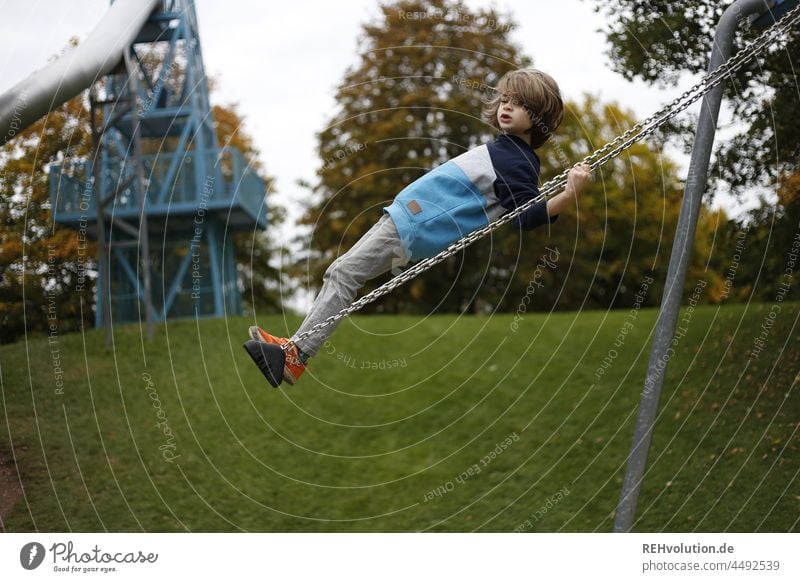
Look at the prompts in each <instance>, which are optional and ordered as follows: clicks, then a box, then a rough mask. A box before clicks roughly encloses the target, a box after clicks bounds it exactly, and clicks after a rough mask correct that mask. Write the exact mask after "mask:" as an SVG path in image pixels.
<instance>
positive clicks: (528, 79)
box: [483, 69, 564, 149]
mask: <svg viewBox="0 0 800 582" xmlns="http://www.w3.org/2000/svg"><path fill="white" fill-rule="evenodd" d="M494 90H495V91H496V94H495V96H494V97H493V98H492V99H490V100H489V101H487V102H486V103H485V104H484V108H483V118H484V121H486V122H487V123H488V124H489V125H491V126H492V127H494V128H495V129H496V130H498V131H500V125H499V123H498V122H497V110H498V108H499V107H500V102H501V101H502V100H503V98H504V97H506V98H516V99H518V100H519V101H520V103H521V104H522V106H523V107H525V109H527V111H528V115H529V116H530V118H531V123H532V126H531V129H530V136H531V147H532V148H533V149H536V148H538V147H540V146H541V145H542V144H544V143H545V142H546V141H547V138H549V137H550V134H551V133H553V132H554V131H555V130H556V129H557V128H558V126H559V125H561V121H562V120H563V119H564V101H563V100H562V98H561V91H560V90H559V88H558V84H557V83H556V82H555V80H553V78H552V77H551V76H550V75H548V74H547V73H543V72H542V71H538V70H536V69H518V70H516V71H509V72H508V73H506V74H505V75H503V77H502V78H501V79H500V81H499V82H498V83H497V87H495V88H494Z"/></svg>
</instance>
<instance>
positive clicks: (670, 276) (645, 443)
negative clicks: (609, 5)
mask: <svg viewBox="0 0 800 582" xmlns="http://www.w3.org/2000/svg"><path fill="white" fill-rule="evenodd" d="M767 9H768V6H767V4H766V3H765V1H764V0H736V2H734V3H733V4H731V5H730V6H729V7H728V8H727V9H726V10H725V12H724V13H723V14H722V16H721V17H720V19H719V23H718V24H717V30H716V33H715V35H714V45H713V47H712V49H711V60H710V62H709V66H708V70H709V72H712V71H714V70H715V69H716V68H717V67H719V66H720V65H721V64H722V63H724V62H725V61H727V60H728V58H730V56H731V52H732V48H733V36H734V33H735V32H736V29H737V27H738V25H739V21H740V20H742V19H743V18H746V17H747V16H749V15H751V14H756V13H761V12H764V11H765V10H767ZM723 89H724V83H720V84H719V85H717V86H716V87H715V88H714V89H712V90H711V91H710V92H709V93H708V94H707V95H706V96H705V97H704V98H703V103H702V106H701V109H700V119H699V121H698V123H697V130H696V132H695V139H694V145H693V147H692V156H691V162H690V164H689V174H688V176H687V179H686V189H685V191H684V194H683V202H682V204H681V212H680V216H679V217H678V226H677V228H676V230H675V242H674V244H673V246H672V255H671V257H670V260H669V269H668V271H667V280H666V283H665V286H664V296H663V297H662V299H661V310H660V312H659V316H658V321H657V322H656V329H655V336H654V338H653V347H652V351H651V353H650V361H649V363H648V365H647V377H646V378H645V382H644V389H643V390H642V397H641V401H640V404H639V417H638V419H637V421H636V428H635V430H634V435H633V445H632V446H631V453H630V456H629V457H628V468H627V471H626V473H625V481H624V482H623V484H622V494H621V496H620V500H619V505H618V506H617V514H616V519H615V522H614V531H615V532H629V531H631V529H632V527H633V522H634V517H635V514H636V503H637V501H638V499H639V491H640V489H641V485H642V480H643V478H644V472H645V467H646V465H647V453H648V451H649V449H650V440H651V438H652V436H653V426H654V423H655V418H656V414H657V412H658V401H659V399H660V397H661V389H662V387H663V385H664V374H665V373H666V370H667V364H668V363H669V360H670V357H671V354H672V350H671V347H670V346H671V344H672V341H673V338H674V336H675V326H676V323H677V321H678V313H679V310H680V306H681V300H682V298H683V286H684V283H685V282H686V271H687V269H688V267H689V259H690V257H691V254H692V245H693V244H694V236H695V230H696V228H697V219H698V216H699V214H700V207H701V203H702V199H703V189H704V188H705V184H706V178H707V175H708V163H709V160H710V158H711V148H712V146H713V144H714V134H715V132H716V125H717V119H718V117H719V108H720V104H721V102H722V94H723Z"/></svg>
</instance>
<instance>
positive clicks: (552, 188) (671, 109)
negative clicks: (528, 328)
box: [281, 4, 800, 350]
mask: <svg viewBox="0 0 800 582" xmlns="http://www.w3.org/2000/svg"><path fill="white" fill-rule="evenodd" d="M798 20H800V4H798V5H797V6H796V7H795V8H793V9H792V10H790V11H788V12H787V13H786V14H784V15H783V17H782V18H781V19H780V21H778V22H776V23H775V24H773V25H772V26H771V27H770V28H768V29H767V30H766V31H764V32H763V33H762V34H761V35H760V36H758V37H757V38H756V39H755V40H753V41H751V42H750V43H748V44H747V45H745V46H744V47H743V48H742V49H741V50H739V51H738V52H737V53H736V54H735V55H734V56H733V57H731V58H730V59H728V60H727V61H726V62H724V63H722V64H721V65H720V66H719V67H717V68H716V69H715V70H714V71H713V72H712V73H710V74H708V75H706V76H705V77H703V78H702V79H701V80H700V81H698V82H697V83H696V84H695V85H693V86H692V87H690V88H689V89H687V90H686V91H684V92H683V94H681V95H680V96H679V97H677V98H675V99H674V100H673V101H672V102H671V103H669V104H668V105H666V106H664V107H663V108H661V109H660V110H659V111H657V112H656V113H654V114H653V115H651V116H650V117H648V118H647V119H645V120H644V121H641V122H639V123H637V124H636V125H634V126H633V127H631V128H630V129H628V130H627V131H626V132H625V133H623V134H622V135H620V136H618V137H617V138H616V139H615V140H614V141H611V142H609V143H607V144H606V145H604V146H603V147H602V148H600V149H599V150H597V151H595V152H593V153H592V154H590V155H588V156H586V157H585V158H584V159H583V160H582V161H581V162H579V163H578V164H576V166H577V165H581V164H586V165H588V166H590V168H591V169H592V170H594V169H595V168H598V167H600V166H602V165H603V164H605V163H606V162H607V161H609V160H611V159H613V158H615V157H617V156H618V155H619V154H621V153H622V152H623V151H625V150H626V149H628V148H629V147H631V146H632V145H633V144H634V143H636V142H638V141H641V140H642V139H643V138H645V137H647V136H648V135H651V134H652V133H653V132H655V131H656V129H658V128H659V127H661V126H662V125H663V124H664V123H666V122H667V121H669V120H670V119H672V118H673V117H675V116H676V115H678V114H679V113H680V112H682V111H684V110H685V109H686V108H688V107H689V106H690V105H691V104H692V103H694V102H696V101H697V100H698V99H700V98H701V97H703V96H704V95H705V94H707V93H708V92H710V91H711V90H712V89H713V88H714V87H716V86H717V85H718V84H719V83H720V82H722V81H723V80H724V79H726V78H727V77H730V76H732V75H733V74H734V73H735V72H736V71H738V70H739V69H740V68H741V67H742V65H744V64H745V63H746V62H748V61H749V60H750V59H751V58H753V57H754V56H755V55H757V54H759V53H760V52H761V51H762V50H763V49H764V48H765V47H766V46H768V45H770V44H772V43H773V42H774V41H775V40H776V39H777V38H779V37H781V36H783V35H784V34H785V33H786V32H787V31H788V30H789V29H791V28H792V27H793V26H794V25H795V24H797V21H798ZM570 170H571V168H567V169H566V170H564V171H563V172H561V174H559V175H557V176H556V177H554V178H552V179H551V180H549V181H548V182H547V183H546V184H544V185H543V186H542V188H541V190H540V192H539V195H538V196H535V197H534V198H531V199H530V200H528V201H527V202H525V203H524V204H521V205H520V206H517V207H516V208H515V209H514V210H512V211H509V212H507V213H506V214H504V215H502V216H501V217H499V218H498V219H496V220H494V221H493V222H491V223H489V224H487V225H486V226H484V227H482V228H479V229H477V230H474V231H472V232H471V233H470V234H468V235H467V236H465V237H463V238H461V239H460V240H458V241H456V242H454V243H452V244H451V245H450V246H448V247H447V248H446V249H444V250H443V251H441V252H440V253H439V254H437V255H435V256H433V257H430V258H427V259H423V260H422V261H419V262H418V263H416V264H415V265H414V266H412V267H410V268H409V269H406V270H405V271H403V272H402V273H400V274H399V275H397V276H396V277H394V278H392V279H391V280H389V281H387V282H386V283H384V284H383V285H381V286H380V287H377V288H376V289H374V290H373V291H371V292H370V293H368V294H366V295H364V296H363V297H361V298H360V299H357V300H356V301H354V302H353V303H352V304H351V305H350V306H349V307H346V308H344V309H342V310H341V311H340V312H339V313H337V314H335V315H332V316H330V317H328V318H327V319H325V320H323V321H321V322H319V323H318V324H317V325H315V326H314V327H312V328H311V329H309V330H307V331H305V332H303V333H301V334H298V335H296V336H295V337H293V338H292V339H290V340H289V342H287V343H284V344H282V345H281V348H282V349H284V350H288V349H289V348H290V347H291V346H292V345H295V344H296V343H297V342H298V341H300V340H302V339H305V338H306V337H308V336H310V335H313V334H315V333H317V332H318V331H320V330H321V329H324V328H326V327H328V326H329V325H331V324H333V323H334V322H336V321H338V320H340V319H342V318H344V317H347V316H348V315H350V314H351V313H353V312H355V311H358V310H359V309H361V308H362V307H364V306H365V305H367V304H369V303H371V302H373V301H375V300H376V299H377V298H378V297H381V296H383V295H386V294H387V293H390V292H391V291H394V290H395V289H396V288H398V287H400V286H401V285H403V284H404V283H406V282H407V281H409V280H411V279H413V278H414V277H416V276H417V275H419V274H420V273H422V272H423V271H426V270H428V269H430V268H431V267H433V266H434V265H437V264H438V263H441V262H442V261H444V260H445V259H447V258H449V257H451V256H452V255H454V254H456V253H458V252H459V251H461V250H463V249H464V248H466V247H468V246H469V245H471V244H472V243H473V242H475V241H476V240H478V239H480V238H483V237H484V236H485V235H487V234H489V233H491V232H492V231H494V230H496V229H497V228H499V227H500V226H502V225H504V224H505V223H507V222H510V221H511V220H513V219H514V218H516V217H517V216H519V215H520V214H522V213H523V212H525V211H526V210H528V209H529V208H530V207H532V206H533V205H534V204H538V203H539V202H541V201H543V200H547V199H548V198H549V197H551V196H552V195H554V194H555V193H556V192H560V191H562V190H563V188H564V187H565V186H566V184H567V177H568V176H569V172H570Z"/></svg>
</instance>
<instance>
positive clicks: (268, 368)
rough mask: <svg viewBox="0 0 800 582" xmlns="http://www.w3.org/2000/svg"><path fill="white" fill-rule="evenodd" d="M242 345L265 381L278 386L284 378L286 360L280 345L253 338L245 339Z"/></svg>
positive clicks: (274, 386)
mask: <svg viewBox="0 0 800 582" xmlns="http://www.w3.org/2000/svg"><path fill="white" fill-rule="evenodd" d="M243 347H244V349H245V350H246V351H247V353H248V354H249V355H250V357H251V358H252V359H253V361H254V362H255V363H256V366H258V369H259V370H261V373H262V374H264V377H265V378H266V379H267V382H269V383H270V384H271V385H272V387H273V388H277V387H278V386H280V383H281V382H282V381H283V380H284V373H283V372H284V367H285V366H284V362H285V361H286V354H284V353H283V350H282V349H281V347H280V346H278V345H275V344H270V343H267V342H257V341H253V340H249V341H246V342H245V343H244V346H243Z"/></svg>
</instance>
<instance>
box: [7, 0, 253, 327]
mask: <svg viewBox="0 0 800 582" xmlns="http://www.w3.org/2000/svg"><path fill="white" fill-rule="evenodd" d="M86 87H90V91H89V101H90V120H91V126H92V142H93V155H92V157H91V159H86V160H78V161H76V162H72V161H66V162H65V163H62V164H55V165H52V166H51V167H50V194H51V200H52V209H53V210H52V211H53V218H54V220H55V221H56V222H58V223H60V224H63V225H65V226H69V227H71V228H74V229H76V230H79V231H80V232H81V233H82V234H85V236H87V237H91V238H94V239H96V240H97V241H98V248H99V253H98V254H99V257H98V265H99V276H98V292H97V304H96V314H95V321H96V325H97V326H98V327H100V326H103V327H105V329H106V338H107V341H109V340H110V335H111V323H112V321H113V322H135V321H145V322H146V324H147V331H148V336H150V337H152V333H153V332H152V329H153V327H152V326H153V322H155V321H163V320H165V319H167V318H174V317H189V316H191V317H197V316H211V317H222V316H224V315H226V314H233V315H238V314H241V313H242V299H241V291H240V290H239V289H238V286H237V273H236V263H235V260H234V252H233V241H232V240H231V237H230V233H231V232H233V231H237V230H253V229H254V228H261V229H263V228H266V207H265V203H264V198H265V185H264V182H263V181H262V180H261V179H260V178H259V177H258V176H257V175H256V174H255V173H254V172H253V171H252V170H251V169H250V168H249V167H248V165H247V163H246V162H245V160H244V158H243V156H242V154H241V153H240V152H239V151H238V150H237V149H236V148H233V147H224V148H220V147H219V145H218V143H217V139H216V136H215V130H214V117H213V113H212V109H211V107H210V104H209V98H208V82H207V80H206V76H205V70H204V66H203V57H202V52H201V46H200V38H199V33H198V27H197V15H196V12H195V8H194V3H193V1H192V0H148V1H146V2H142V1H141V0H117V1H116V2H114V3H112V5H111V7H110V9H109V11H108V12H107V14H106V15H105V16H104V18H103V19H102V20H101V22H100V23H99V24H98V26H97V27H96V28H95V30H94V31H93V32H92V34H91V35H90V36H89V38H87V40H86V41H85V42H83V43H81V44H80V45H78V46H77V47H75V49H74V50H73V51H71V52H70V53H68V54H67V55H64V56H63V57H61V58H60V59H58V60H57V61H55V62H54V63H52V64H51V65H49V66H48V67H46V68H45V69H43V70H41V71H38V72H36V73H34V74H33V75H31V76H30V77H29V78H28V79H26V80H24V81H23V82H22V83H20V84H18V85H17V86H16V87H14V88H13V89H12V90H11V91H9V92H8V93H7V94H6V95H4V96H2V97H0V117H3V114H6V115H7V112H8V111H9V108H10V107H11V109H12V110H13V109H14V107H13V104H14V103H15V102H19V101H20V98H22V99H23V100H24V102H25V108H24V109H23V110H22V111H21V112H19V108H16V109H17V111H16V112H15V115H16V117H18V118H19V117H22V118H26V119H22V120H21V121H18V123H17V124H18V125H21V126H23V127H24V125H27V124H28V123H30V122H32V121H35V120H36V119H37V118H39V117H41V116H42V115H45V114H47V112H48V110H49V108H50V106H51V104H57V103H61V102H63V101H65V100H67V99H69V98H71V97H73V96H74V95H76V94H78V93H79V92H80V91H82V90H83V89H85V88H86ZM43 107H44V108H45V109H44V110H43V109H42V108H43ZM26 121H27V123H26ZM7 135H8V134H7ZM156 306H157V307H156Z"/></svg>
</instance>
